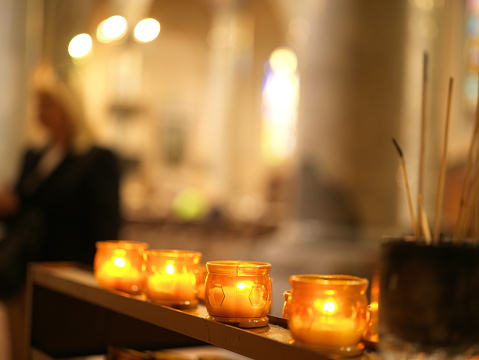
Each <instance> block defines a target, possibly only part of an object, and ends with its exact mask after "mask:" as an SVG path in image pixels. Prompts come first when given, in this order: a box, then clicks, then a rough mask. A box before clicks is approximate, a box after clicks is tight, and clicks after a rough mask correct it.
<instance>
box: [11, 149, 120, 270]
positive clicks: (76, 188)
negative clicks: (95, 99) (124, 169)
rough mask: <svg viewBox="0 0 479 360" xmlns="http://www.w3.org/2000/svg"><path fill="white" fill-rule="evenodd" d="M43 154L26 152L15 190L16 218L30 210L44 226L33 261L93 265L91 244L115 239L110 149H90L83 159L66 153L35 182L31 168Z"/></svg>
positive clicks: (116, 206)
mask: <svg viewBox="0 0 479 360" xmlns="http://www.w3.org/2000/svg"><path fill="white" fill-rule="evenodd" d="M42 155H43V151H33V150H29V151H27V152H26V154H25V157H24V161H23V166H22V169H21V173H20V176H19V179H18V182H17V184H16V187H15V190H16V192H17V194H18V196H19V197H20V211H19V214H18V216H17V218H18V219H20V218H21V216H22V214H24V213H26V212H28V211H31V210H32V209H33V210H35V211H36V212H37V213H38V214H40V218H41V222H42V224H41V225H42V238H43V243H42V246H41V248H40V251H39V252H38V253H37V255H36V256H35V259H31V260H35V261H79V262H82V263H86V264H90V265H91V264H93V258H94V255H95V243H96V242H97V241H100V240H114V239H117V236H118V231H119V227H120V203H119V181H120V173H119V166H118V165H119V164H118V160H117V158H116V156H115V155H114V153H113V152H111V151H110V150H107V149H103V148H99V147H92V148H91V149H90V150H89V151H88V152H86V153H84V154H81V155H77V154H72V153H70V154H67V156H66V157H65V158H64V159H63V160H62V161H61V163H60V164H59V165H58V166H57V167H56V168H55V169H54V170H53V171H52V172H51V173H50V174H49V175H48V177H47V178H45V179H43V180H38V178H37V176H36V172H35V169H36V167H37V165H38V163H39V161H40V159H41V157H42ZM11 226H15V218H14V219H13V222H11Z"/></svg>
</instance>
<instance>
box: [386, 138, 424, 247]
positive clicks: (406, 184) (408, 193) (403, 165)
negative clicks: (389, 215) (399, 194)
mask: <svg viewBox="0 0 479 360" xmlns="http://www.w3.org/2000/svg"><path fill="white" fill-rule="evenodd" d="M392 140H393V144H394V146H395V147H396V150H397V152H398V154H399V160H400V163H401V172H402V175H403V180H404V190H405V192H406V199H407V203H408V207H409V215H410V217H411V225H412V229H413V232H414V236H415V237H416V239H418V237H419V226H418V223H417V220H416V215H415V214H414V206H413V203H412V196H411V189H410V187H409V178H408V175H407V170H406V160H404V155H403V152H402V150H401V147H400V146H399V144H398V143H397V141H396V140H395V139H394V138H393V139H392Z"/></svg>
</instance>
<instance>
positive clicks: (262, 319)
mask: <svg viewBox="0 0 479 360" xmlns="http://www.w3.org/2000/svg"><path fill="white" fill-rule="evenodd" d="M206 269H207V275H206V281H205V305H206V310H207V311H208V314H209V316H208V318H209V319H211V320H215V321H219V322H224V323H229V324H233V325H237V326H239V327H244V328H252V327H261V326H266V325H267V324H268V316H267V315H268V312H269V310H270V308H271V298H272V285H271V278H270V275H269V273H270V270H271V264H268V263H264V262H252V261H209V262H207V263H206Z"/></svg>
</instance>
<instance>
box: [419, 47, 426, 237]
mask: <svg viewBox="0 0 479 360" xmlns="http://www.w3.org/2000/svg"><path fill="white" fill-rule="evenodd" d="M427 72H428V54H427V53H426V52H425V53H424V56H423V77H422V107H421V142H420V150H419V170H418V177H419V180H418V192H417V211H418V216H419V218H418V223H419V224H421V223H422V214H421V213H422V210H421V209H422V208H423V203H422V201H423V188H424V158H425V154H426V110H427V82H428V78H427ZM419 231H421V227H419ZM419 236H421V233H419Z"/></svg>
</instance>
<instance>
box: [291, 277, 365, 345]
mask: <svg viewBox="0 0 479 360" xmlns="http://www.w3.org/2000/svg"><path fill="white" fill-rule="evenodd" d="M290 281H291V285H292V295H291V299H290V300H289V302H288V325H289V329H290V331H291V334H292V335H293V338H294V339H295V340H296V341H298V342H300V343H304V344H311V345H317V346H322V347H328V348H334V349H340V348H344V347H354V346H355V345H357V344H358V343H359V341H360V340H361V338H362V335H363V332H364V330H365V327H366V320H367V317H366V313H367V299H366V296H365V291H366V287H367V285H368V281H367V280H366V279H361V278H355V277H351V276H341V275H339V276H337V278H334V276H329V277H328V276H327V275H295V276H292V277H291V280H290ZM326 293H328V294H326Z"/></svg>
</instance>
